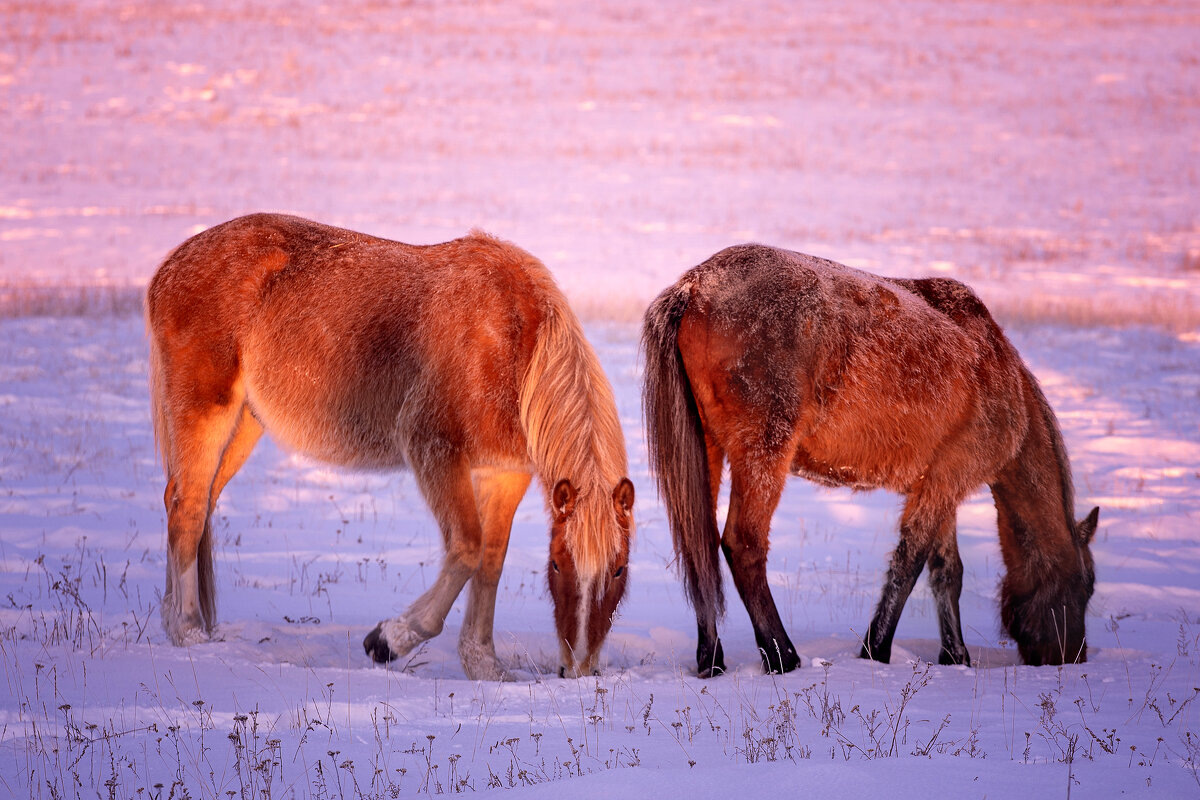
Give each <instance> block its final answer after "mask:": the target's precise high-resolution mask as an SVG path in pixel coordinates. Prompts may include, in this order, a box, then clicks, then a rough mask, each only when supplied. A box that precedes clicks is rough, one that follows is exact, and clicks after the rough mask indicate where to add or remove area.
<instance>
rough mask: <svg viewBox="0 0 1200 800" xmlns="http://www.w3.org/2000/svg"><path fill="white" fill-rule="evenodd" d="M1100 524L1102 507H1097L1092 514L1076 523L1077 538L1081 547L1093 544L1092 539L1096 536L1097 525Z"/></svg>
mask: <svg viewBox="0 0 1200 800" xmlns="http://www.w3.org/2000/svg"><path fill="white" fill-rule="evenodd" d="M1099 522H1100V506H1096V507H1095V508H1093V509H1092V512H1091V513H1090V514H1088V515H1087V516H1086V517H1084V518H1083V519H1081V520H1080V521H1079V522H1077V523H1075V536H1076V537H1077V538H1078V539H1079V543H1080V544H1081V545H1089V544H1091V543H1092V537H1093V536H1095V535H1096V524H1097V523H1099Z"/></svg>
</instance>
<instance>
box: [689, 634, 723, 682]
mask: <svg viewBox="0 0 1200 800" xmlns="http://www.w3.org/2000/svg"><path fill="white" fill-rule="evenodd" d="M706 650H707V648H705V647H704V643H703V642H701V643H700V645H699V646H697V648H696V674H697V675H698V676H700V677H701V678H705V679H707V678H715V677H717V676H718V675H724V674H725V649H724V648H723V647H721V640H720V639H718V640H717V646H716V647H715V648H713V649H712V650H707V652H706Z"/></svg>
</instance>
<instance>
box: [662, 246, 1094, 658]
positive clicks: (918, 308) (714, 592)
mask: <svg viewBox="0 0 1200 800" xmlns="http://www.w3.org/2000/svg"><path fill="white" fill-rule="evenodd" d="M642 343H643V348H644V352H645V360H646V378H645V389H644V397H643V400H644V405H645V413H646V420H647V427H648V433H647V436H648V441H649V453H650V463H651V467H652V469H653V471H654V472H655V475H656V478H657V481H658V487H659V491H660V493H661V495H662V496H663V498H664V501H665V503H666V507H667V513H668V520H669V523H670V527H671V533H672V538H673V539H674V544H675V550H676V553H677V555H678V558H679V560H680V562H681V566H682V574H683V580H684V586H685V589H686V593H687V595H688V598H689V600H690V601H691V604H692V606H693V607H694V609H695V612H696V621H697V627H698V629H699V644H698V646H697V648H696V657H697V663H698V668H699V673H700V675H701V676H702V677H709V676H711V675H715V674H717V673H720V672H722V671H724V668H725V664H724V656H723V653H722V649H721V643H720V640H719V639H718V638H717V617H718V615H719V614H721V613H722V612H723V610H724V596H723V590H722V585H721V575H720V565H719V561H718V557H717V549H718V547H719V548H720V549H721V551H722V552H723V553H724V555H725V560H726V561H727V562H728V564H729V568H730V571H731V572H732V574H733V581H734V585H735V586H736V587H737V590H738V593H739V594H740V595H741V598H742V602H743V603H745V605H746V610H747V611H748V612H749V615H750V619H751V621H752V623H753V625H754V635H755V639H756V641H757V644H758V647H759V649H760V655H761V656H762V659H763V665H764V667H765V668H766V669H767V670H768V671H780V672H786V671H788V670H791V669H794V668H795V667H797V666H799V663H800V660H799V658H798V657H797V655H796V651H795V648H794V647H793V646H792V642H791V640H790V639H788V635H787V633H786V632H785V631H784V629H783V625H782V623H781V622H780V619H779V612H778V611H777V610H776V607H775V601H774V598H773V597H772V596H771V590H770V588H769V587H768V585H767V546H768V536H769V533H768V532H769V528H770V523H771V516H772V514H773V513H774V511H775V507H776V505H777V504H778V502H779V497H780V493H781V492H782V490H783V484H784V479H785V477H786V476H787V474H788V473H789V472H790V473H793V474H797V475H802V476H804V477H806V478H809V479H810V480H813V481H816V482H818V483H822V484H825V485H829V486H850V487H853V488H855V489H871V488H879V487H885V488H888V489H891V490H893V491H896V492H899V493H901V494H903V495H904V497H905V502H904V509H903V513H902V515H901V518H900V542H899V544H898V545H897V547H896V549H895V551H894V552H893V553H892V557H891V564H890V566H889V568H888V573H887V578H886V581H885V582H884V586H883V595H882V597H881V599H880V601H879V606H878V608H877V610H876V612H875V617H874V619H873V620H872V621H871V625H870V628H869V629H868V630H867V633H866V635H865V637H864V638H863V643H862V653H861V655H862V657H864V658H873V659H876V660H879V661H883V662H887V661H888V660H889V658H890V656H891V648H892V637H893V636H894V635H895V632H896V623H897V622H898V621H899V618H900V612H901V610H902V609H903V608H904V603H905V601H906V600H907V599H908V595H909V593H910V592H911V591H912V588H913V585H914V584H915V583H916V580H917V577H918V575H919V574H920V572H921V569H922V567H923V566H924V565H925V564H926V563H928V565H929V583H930V587H931V589H932V593H933V597H934V600H935V601H936V604H937V610H938V622H939V627H940V629H941V653H940V655H939V658H938V660H939V662H941V663H943V664H969V663H970V656H969V654H968V653H967V648H966V645H965V644H964V643H963V638H962V624H961V622H960V620H959V610H958V601H959V595H960V594H961V592H962V571H963V568H962V561H961V559H960V558H959V554H958V544H957V541H956V528H955V514H956V510H957V508H958V505H959V503H961V502H962V501H963V499H964V498H966V497H967V495H968V494H970V493H971V492H972V491H973V490H974V489H975V488H977V487H978V486H980V485H982V484H987V485H988V486H990V487H991V490H992V495H993V497H994V498H995V502H996V510H997V516H998V527H999V532H1000V545H1001V549H1002V551H1003V556H1004V565H1005V571H1006V575H1005V577H1004V580H1003V584H1002V588H1001V618H1002V620H1003V623H1004V626H1005V627H1006V628H1007V630H1008V632H1009V634H1010V635H1011V636H1012V639H1013V640H1014V641H1015V642H1016V643H1017V646H1018V648H1019V650H1020V654H1021V657H1022V659H1024V661H1025V662H1026V663H1027V664H1062V663H1064V662H1072V661H1083V660H1085V659H1086V658H1087V645H1086V640H1085V636H1084V613H1085V611H1086V608H1087V604H1088V600H1089V599H1090V598H1091V595H1092V587H1093V584H1094V581H1095V577H1094V568H1093V563H1092V556H1091V552H1090V550H1089V547H1088V545H1089V542H1090V541H1091V538H1092V536H1093V534H1094V533H1095V530H1096V522H1097V519H1098V514H1099V509H1095V510H1093V511H1092V512H1091V513H1090V514H1089V515H1088V517H1087V519H1085V520H1083V521H1082V522H1076V521H1075V518H1074V490H1073V489H1072V486H1071V470H1070V465H1069V464H1068V462H1067V453H1066V448H1065V447H1064V445H1063V440H1062V435H1061V433H1060V432H1059V429H1058V424H1057V422H1056V420H1055V416H1054V413H1053V412H1052V411H1051V410H1050V406H1049V405H1048V404H1047V402H1046V398H1045V396H1044V395H1043V394H1042V391H1041V389H1040V388H1039V387H1038V383H1037V381H1036V380H1035V379H1034V377H1033V375H1032V374H1031V373H1030V372H1029V369H1028V368H1027V367H1026V366H1025V365H1024V364H1023V363H1022V361H1021V358H1020V356H1018V355H1017V352H1016V350H1015V349H1013V346H1012V345H1011V344H1010V343H1009V341H1008V339H1007V338H1005V336H1004V334H1003V332H1002V331H1001V330H1000V327H999V326H998V325H997V324H996V323H995V321H993V319H992V317H991V315H990V314H989V313H988V311H987V309H986V308H985V307H984V305H983V303H982V302H980V300H979V298H977V297H976V296H975V295H974V294H973V293H972V292H971V290H970V289H969V288H967V287H966V286H964V285H963V284H961V283H959V282H957V281H954V280H949V279H945V278H927V279H922V280H903V279H892V278H880V277H876V276H874V275H871V274H868V273H865V272H860V271H858V270H855V269H851V268H849V267H845V266H842V265H840V264H835V263H833V262H831V261H826V260H824V259H820V258H814V257H812V256H807V255H801V254H799V253H792V252H789V251H786V250H779V249H775V248H772V247H765V246H762V245H745V246H738V247H731V248H729V249H727V250H723V251H721V252H720V253H717V254H716V255H714V256H713V257H712V258H710V259H708V260H707V261H706V262H704V263H703V264H701V265H699V266H698V267H695V268H693V269H692V270H690V271H688V272H686V273H685V274H684V275H683V277H681V278H680V279H679V281H678V282H676V283H675V285H673V286H671V287H670V288H669V289H667V290H666V291H664V292H663V293H662V294H661V295H659V296H658V298H657V299H656V300H655V301H654V303H653V304H652V305H651V306H650V308H649V309H648V310H647V312H646V317H645V323H644V329H643V334H642ZM726 461H728V463H729V471H730V480H731V485H730V496H729V512H728V517H727V519H726V521H725V529H724V532H723V533H718V530H717V518H716V512H715V508H716V503H717V494H718V491H719V489H720V485H721V471H722V468H723V466H724V464H725V462H726Z"/></svg>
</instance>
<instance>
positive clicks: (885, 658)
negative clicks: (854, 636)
mask: <svg viewBox="0 0 1200 800" xmlns="http://www.w3.org/2000/svg"><path fill="white" fill-rule="evenodd" d="M858 657H859V658H865V659H866V660H868V661H878V662H879V663H880V664H890V663H891V662H892V650H891V648H890V647H889V648H888V651H887V652H886V653H884V652H880V651H879V650H874V651H872V650H871V649H869V648H868V647H867V646H866V645H865V644H864V645H863V648H862V650H860V651H859V652H858Z"/></svg>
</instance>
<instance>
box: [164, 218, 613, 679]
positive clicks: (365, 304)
mask: <svg viewBox="0 0 1200 800" xmlns="http://www.w3.org/2000/svg"><path fill="white" fill-rule="evenodd" d="M146 309H147V311H146V316H147V327H148V331H149V338H150V345H151V348H150V349H151V355H150V376H151V380H150V383H151V400H152V406H153V411H154V420H155V432H156V436H157V439H158V443H159V447H160V450H161V455H162V459H163V463H164V465H165V467H166V472H167V489H166V494H165V503H166V507H167V528H168V567H167V588H166V594H165V596H164V599H163V622H164V626H165V628H166V630H167V632H168V634H169V635H170V637H171V639H172V641H174V642H175V643H176V644H181V643H190V642H194V641H199V640H202V639H204V638H206V637H207V636H208V634H209V633H210V632H211V630H212V627H213V625H214V624H215V601H214V589H213V579H212V534H211V515H212V510H213V506H214V505H215V503H216V500H217V497H218V496H219V495H220V493H221V490H222V489H223V488H224V486H225V483H226V482H227V481H228V480H229V479H230V478H231V477H232V476H233V474H234V473H236V472H237V470H238V469H239V468H240V467H241V465H242V463H243V462H244V461H245V459H246V458H247V457H248V456H249V454H250V451H251V450H252V449H253V447H254V445H255V443H256V442H257V441H258V438H259V437H260V436H261V434H262V432H263V431H264V430H266V431H269V432H270V433H271V434H272V436H274V437H275V438H276V439H278V440H279V441H280V442H281V443H282V444H284V445H285V446H287V447H289V448H292V449H294V450H297V451H300V452H303V453H306V454H308V455H311V456H314V457H316V458H319V459H322V460H324V461H328V462H330V463H332V464H338V465H343V466H348V467H355V468H365V469H386V468H399V467H404V466H407V467H409V468H411V469H412V470H413V473H414V474H415V476H416V479H417V482H418V485H419V486H420V488H421V492H422V494H423V495H424V497H425V499H426V501H427V502H428V503H429V507H430V509H431V510H432V512H433V514H434V516H435V517H436V518H437V520H438V524H439V526H440V528H441V532H442V537H443V542H444V544H445V550H446V557H445V560H444V562H443V564H442V568H441V571H440V573H439V576H438V579H437V581H436V582H435V584H434V586H433V587H432V588H430V589H429V591H427V592H426V593H425V594H424V595H422V596H421V597H420V598H418V599H417V601H416V602H415V603H414V604H413V605H412V606H411V607H410V608H409V609H408V610H407V611H406V612H405V613H404V614H402V615H401V616H400V617H397V618H395V619H392V620H387V621H384V622H382V623H380V625H379V626H377V627H376V628H375V630H374V631H372V632H371V633H370V634H369V635H368V636H367V638H366V640H365V641H364V643H363V644H364V647H365V649H366V651H367V653H368V654H369V655H371V656H372V657H373V658H374V659H376V660H377V661H388V660H391V659H393V658H396V657H398V656H402V655H404V654H405V653H407V652H409V651H410V650H411V649H412V648H413V647H415V646H416V645H417V644H419V643H420V642H421V641H424V640H425V639H428V638H430V637H431V636H435V635H436V634H437V633H439V632H440V631H441V628H442V625H443V623H444V620H445V618H446V614H447V613H448V611H449V609H450V606H451V604H452V603H453V602H454V600H455V598H456V597H457V596H458V594H459V592H460V591H461V590H462V588H463V586H464V585H465V584H466V583H467V581H468V580H469V581H470V582H471V591H470V597H469V600H468V606H467V613H466V618H465V620H464V624H463V629H462V633H461V636H460V641H459V653H460V656H461V657H462V660H463V666H464V668H465V669H466V672H467V674H468V675H469V676H470V677H473V678H503V677H507V673H506V672H505V671H504V670H503V668H502V667H501V666H500V665H499V664H498V663H497V661H496V656H495V646H494V643H493V639H492V620H493V617H494V611H495V599H496V586H497V582H498V581H499V578H500V570H501V568H502V565H503V561H504V555H505V552H506V550H507V546H508V537H509V533H510V530H511V526H512V518H513V514H514V513H515V511H516V507H517V504H518V503H519V502H520V500H521V497H522V496H523V495H524V494H525V490H526V489H527V487H528V485H529V483H530V481H531V477H532V474H533V473H536V474H537V475H538V476H539V478H540V479H541V482H542V484H543V488H544V491H545V495H546V501H547V506H548V509H549V511H550V515H551V518H552V526H551V537H550V554H551V558H550V569H548V570H547V574H548V575H550V578H549V580H550V589H551V594H552V596H553V599H554V604H555V619H556V623H557V626H558V632H559V639H560V651H561V656H562V670H561V671H562V672H563V673H566V672H570V673H571V674H573V675H574V674H586V673H589V672H591V671H593V670H594V669H595V666H596V661H597V658H598V655H599V649H600V646H601V644H602V643H603V640H604V638H605V636H606V635H607V633H608V630H609V628H610V627H611V624H612V618H613V614H614V613H615V611H616V608H617V605H618V604H619V602H620V600H621V597H622V596H623V594H624V589H625V583H626V577H625V576H626V573H625V570H624V567H625V565H626V562H627V561H628V557H629V539H630V535H631V532H632V528H633V517H632V504H633V486H632V484H631V483H630V482H629V480H628V478H626V477H625V472H626V460H625V446H624V440H623V438H622V434H621V428H620V424H619V420H618V417H617V412H616V404H615V402H614V400H613V396H612V390H611V388H610V386H609V384H608V381H607V379H606V378H605V376H604V374H603V372H602V371H601V369H600V366H599V362H598V361H597V359H596V356H595V354H594V352H593V351H592V349H591V346H590V345H589V344H588V343H587V341H586V339H585V338H584V336H583V332H582V329H581V328H580V326H579V322H578V320H577V319H576V317H575V315H574V314H573V313H572V312H571V310H570V309H569V308H568V306H567V304H566V301H565V299H564V298H563V296H562V294H561V293H560V292H559V290H558V288H557V287H556V286H555V284H554V281H553V279H552V278H551V276H550V274H549V272H548V271H547V270H546V268H545V267H544V266H543V265H542V264H541V263H540V262H539V261H537V259H535V258H533V257H532V256H531V255H529V254H528V253H526V252H524V251H523V250H521V249H520V248H517V247H515V246H513V245H511V244H507V243H505V242H501V241H499V240H497V239H494V238H492V237H490V236H487V235H486V234H482V233H479V232H473V233H472V234H471V235H469V236H467V237H465V238H462V239H457V240H455V241H452V242H446V243H444V244H438V245H429V246H416V245H408V244H403V243H400V242H393V241H387V240H384V239H378V238H375V237H372V236H367V235H365V234H361V233H355V232H353V231H348V230H343V229H340V228H334V227H330V226H327V225H321V224H318V223H315V222H309V221H307V220H302V219H299V218H296V217H288V216H283V215H270V214H257V215H252V216H248V217H242V218H239V219H235V220H232V221H230V222H227V223H224V224H222V225H218V226H216V227H214V228H211V229H209V230H207V231H204V232H203V233H200V234H198V235H196V236H194V237H192V238H191V239H189V240H187V241H186V242H184V243H183V244H182V245H180V246H179V247H178V248H177V249H176V250H175V251H174V252H173V253H171V255H170V256H169V257H168V258H167V259H166V261H165V262H164V263H163V264H162V266H161V267H160V268H159V270H158V272H157V273H156V274H155V276H154V278H153V280H152V281H151V282H150V286H149V288H148V290H147V297H146Z"/></svg>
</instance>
